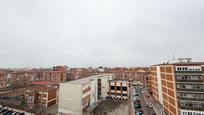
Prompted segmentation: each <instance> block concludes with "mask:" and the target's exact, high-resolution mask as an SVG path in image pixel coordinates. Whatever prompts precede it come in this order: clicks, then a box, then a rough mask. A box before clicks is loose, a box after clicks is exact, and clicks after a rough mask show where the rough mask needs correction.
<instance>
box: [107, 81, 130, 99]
mask: <svg viewBox="0 0 204 115" xmlns="http://www.w3.org/2000/svg"><path fill="white" fill-rule="evenodd" d="M129 86H130V83H129V81H128V80H111V81H109V95H110V96H111V97H112V98H114V99H121V100H129V92H130V87H129Z"/></svg>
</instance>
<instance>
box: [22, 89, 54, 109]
mask: <svg viewBox="0 0 204 115" xmlns="http://www.w3.org/2000/svg"><path fill="white" fill-rule="evenodd" d="M25 98H26V100H27V103H28V105H31V106H32V105H33V106H35V105H37V106H39V107H42V108H44V109H47V108H48V107H50V106H52V105H55V104H56V100H57V89H56V88H55V87H46V86H30V87H29V88H27V89H26V93H25Z"/></svg>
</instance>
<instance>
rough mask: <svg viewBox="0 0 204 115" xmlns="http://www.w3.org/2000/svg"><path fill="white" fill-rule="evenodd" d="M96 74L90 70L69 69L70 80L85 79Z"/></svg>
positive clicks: (93, 70)
mask: <svg viewBox="0 0 204 115" xmlns="http://www.w3.org/2000/svg"><path fill="white" fill-rule="evenodd" d="M96 74H97V72H96V70H95V69H92V68H71V69H70V70H69V76H70V78H71V80H76V79H81V78H86V77H89V76H92V75H96Z"/></svg>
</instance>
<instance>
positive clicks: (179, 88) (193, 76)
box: [150, 59, 204, 115]
mask: <svg viewBox="0 0 204 115" xmlns="http://www.w3.org/2000/svg"><path fill="white" fill-rule="evenodd" d="M179 60H180V61H179V62H174V63H163V64H158V65H153V66H151V86H150V87H151V88H152V94H153V98H154V99H155V100H156V101H157V102H159V103H160V104H162V105H163V107H164V111H165V113H166V114H167V115H204V101H203V100H204V62H191V59H179Z"/></svg>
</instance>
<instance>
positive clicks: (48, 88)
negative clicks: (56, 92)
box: [27, 86, 56, 91]
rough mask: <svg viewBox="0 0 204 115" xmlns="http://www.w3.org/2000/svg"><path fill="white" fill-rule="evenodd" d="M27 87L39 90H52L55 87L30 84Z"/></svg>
mask: <svg viewBox="0 0 204 115" xmlns="http://www.w3.org/2000/svg"><path fill="white" fill-rule="evenodd" d="M27 89H30V90H39V91H49V90H53V89H56V88H55V87H46V86H30V87H28V88H27Z"/></svg>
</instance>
